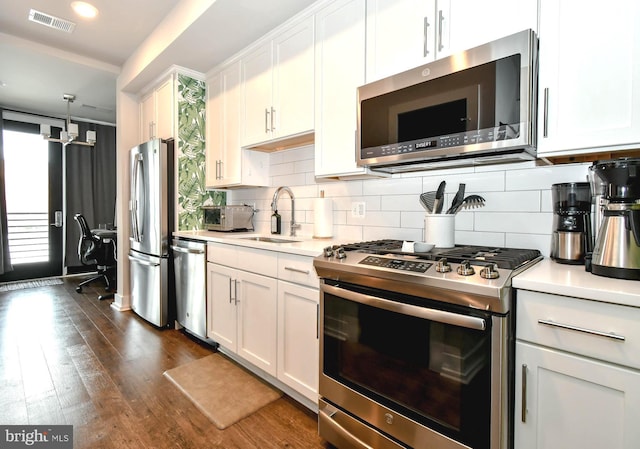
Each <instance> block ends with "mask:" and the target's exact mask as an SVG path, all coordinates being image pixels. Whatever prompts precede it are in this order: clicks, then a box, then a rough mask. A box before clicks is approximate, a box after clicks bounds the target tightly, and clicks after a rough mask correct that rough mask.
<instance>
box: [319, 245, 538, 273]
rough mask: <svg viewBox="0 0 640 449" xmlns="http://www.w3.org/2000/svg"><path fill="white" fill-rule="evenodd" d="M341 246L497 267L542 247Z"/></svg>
mask: <svg viewBox="0 0 640 449" xmlns="http://www.w3.org/2000/svg"><path fill="white" fill-rule="evenodd" d="M340 247H342V248H343V249H344V251H359V252H365V253H370V254H394V255H413V256H414V257H416V258H419V259H422V260H439V259H441V258H446V259H447V260H448V261H449V262H455V263H461V262H463V261H465V260H468V261H473V263H474V265H489V264H496V265H497V267H498V268H504V269H508V270H515V269H517V268H518V267H519V266H521V265H523V264H526V263H527V262H529V261H530V260H534V259H536V258H538V257H540V251H538V250H535V249H521V248H498V247H493V246H477V245H466V246H463V245H458V246H456V247H454V248H434V249H432V250H431V251H429V252H426V253H407V252H403V251H402V240H373V241H368V242H358V243H349V244H346V245H336V246H334V247H332V249H333V250H334V251H335V250H337V249H338V248H340Z"/></svg>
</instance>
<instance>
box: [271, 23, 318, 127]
mask: <svg viewBox="0 0 640 449" xmlns="http://www.w3.org/2000/svg"><path fill="white" fill-rule="evenodd" d="M313 38H314V35H313V17H309V18H308V19H306V20H304V21H303V22H302V23H300V24H298V25H296V26H295V27H293V28H291V29H290V30H287V31H285V32H284V33H282V34H281V35H280V36H278V37H276V38H275V39H274V41H273V58H274V64H273V110H272V111H271V120H272V121H273V126H272V135H273V137H284V136H290V135H294V134H300V133H303V132H309V131H311V130H313V76H314V73H313V72H314V71H313V57H314V55H313Z"/></svg>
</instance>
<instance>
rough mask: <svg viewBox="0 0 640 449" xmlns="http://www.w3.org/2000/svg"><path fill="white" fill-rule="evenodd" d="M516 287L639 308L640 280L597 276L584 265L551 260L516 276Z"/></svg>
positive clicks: (514, 283) (514, 281)
mask: <svg viewBox="0 0 640 449" xmlns="http://www.w3.org/2000/svg"><path fill="white" fill-rule="evenodd" d="M513 287H514V288H518V289H524V290H533V291H537V292H543V293H552V294H556V295H563V296H573V297H575V298H583V299H590V300H594V301H602V302H609V303H613V304H621V305H625V306H632V307H640V281H629V280H624V279H614V278H608V277H603V276H597V275H595V274H592V273H588V272H587V271H585V269H584V265H565V264H560V263H557V262H554V261H553V260H551V259H548V258H545V259H544V260H543V261H541V262H539V263H538V264H536V265H535V266H533V267H532V268H529V269H528V270H525V271H524V272H523V273H521V274H519V275H518V276H516V277H514V278H513Z"/></svg>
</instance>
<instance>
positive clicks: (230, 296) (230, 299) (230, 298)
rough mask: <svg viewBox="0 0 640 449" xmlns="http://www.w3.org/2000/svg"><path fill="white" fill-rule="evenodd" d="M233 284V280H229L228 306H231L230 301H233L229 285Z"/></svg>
mask: <svg viewBox="0 0 640 449" xmlns="http://www.w3.org/2000/svg"><path fill="white" fill-rule="evenodd" d="M232 282H233V279H231V278H229V304H231V301H233V295H232V294H231V283H232Z"/></svg>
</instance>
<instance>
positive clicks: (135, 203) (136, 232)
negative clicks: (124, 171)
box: [131, 153, 143, 242]
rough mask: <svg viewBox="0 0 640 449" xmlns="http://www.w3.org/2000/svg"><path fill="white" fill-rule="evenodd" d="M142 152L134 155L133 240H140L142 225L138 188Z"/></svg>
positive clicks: (132, 192) (132, 195) (132, 194)
mask: <svg viewBox="0 0 640 449" xmlns="http://www.w3.org/2000/svg"><path fill="white" fill-rule="evenodd" d="M142 161H143V158H142V154H140V153H138V154H136V155H135V157H134V162H133V179H132V186H131V233H132V234H133V240H134V241H136V242H140V227H139V225H138V223H139V214H138V189H139V179H138V177H139V174H140V166H141V165H142Z"/></svg>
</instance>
